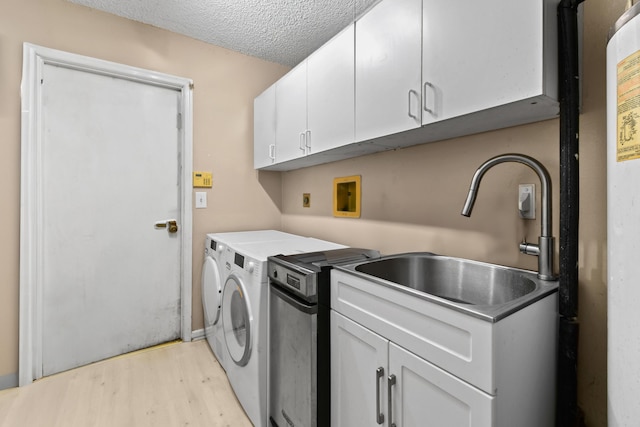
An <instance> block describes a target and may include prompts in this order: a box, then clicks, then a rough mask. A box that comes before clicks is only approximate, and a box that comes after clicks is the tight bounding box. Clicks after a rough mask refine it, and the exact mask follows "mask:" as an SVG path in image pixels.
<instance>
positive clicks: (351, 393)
mask: <svg viewBox="0 0 640 427" xmlns="http://www.w3.org/2000/svg"><path fill="white" fill-rule="evenodd" d="M388 343H389V341H387V340H386V339H384V338H383V337H381V336H380V335H378V334H376V333H374V332H372V331H370V330H369V329H367V328H365V327H363V326H360V325H358V324H357V323H355V322H353V321H351V320H349V319H347V318H346V317H344V316H342V315H341V314H339V313H337V312H335V311H333V310H331V425H332V427H340V426H341V427H354V426H377V425H379V424H382V422H384V421H386V419H385V418H384V413H383V412H385V409H386V405H387V400H386V391H385V390H386V374H387V349H388ZM378 369H381V370H378ZM381 420H384V421H382V422H381ZM385 425H386V424H385Z"/></svg>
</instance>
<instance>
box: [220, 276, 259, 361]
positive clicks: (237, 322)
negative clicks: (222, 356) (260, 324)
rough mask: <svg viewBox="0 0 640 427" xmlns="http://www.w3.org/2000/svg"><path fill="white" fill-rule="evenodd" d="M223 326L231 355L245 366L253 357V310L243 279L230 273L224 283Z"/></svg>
mask: <svg viewBox="0 0 640 427" xmlns="http://www.w3.org/2000/svg"><path fill="white" fill-rule="evenodd" d="M222 305H223V308H222V327H223V330H224V339H225V342H226V343H227V348H228V350H229V355H230V356H231V358H232V359H233V361H234V362H235V363H236V364H237V365H239V366H244V365H246V364H247V363H248V362H249V358H250V357H251V332H252V331H251V316H250V313H251V310H250V307H249V300H248V298H247V292H246V289H245V287H244V285H243V283H242V281H241V280H240V279H239V278H238V277H237V276H235V275H233V274H232V275H230V276H229V277H228V278H227V281H226V282H225V284H224V292H223V295H222Z"/></svg>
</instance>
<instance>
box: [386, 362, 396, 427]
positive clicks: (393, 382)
mask: <svg viewBox="0 0 640 427" xmlns="http://www.w3.org/2000/svg"><path fill="white" fill-rule="evenodd" d="M387 381H388V382H387V399H388V402H387V403H388V409H389V427H396V423H394V422H393V397H392V395H391V387H393V386H394V385H396V376H395V375H393V374H391V375H389V378H387Z"/></svg>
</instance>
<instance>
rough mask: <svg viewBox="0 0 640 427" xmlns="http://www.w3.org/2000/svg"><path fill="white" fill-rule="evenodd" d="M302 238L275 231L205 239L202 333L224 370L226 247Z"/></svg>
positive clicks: (226, 357)
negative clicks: (223, 330)
mask: <svg viewBox="0 0 640 427" xmlns="http://www.w3.org/2000/svg"><path fill="white" fill-rule="evenodd" d="M301 238H302V237H301V236H297V235H295V234H290V233H284V232H282V231H277V230H256V231H238V232H226V233H209V234H207V236H206V238H205V247H204V264H203V266H202V277H201V292H202V309H203V312H204V333H205V337H206V339H207V342H208V343H209V347H211V350H212V351H213V354H214V355H215V357H216V359H218V362H219V363H220V366H222V368H223V369H225V370H226V366H227V359H228V356H227V348H226V343H225V340H224V335H223V333H222V316H221V313H222V288H223V285H224V282H225V280H226V278H227V275H228V274H229V270H230V264H229V262H227V257H228V256H229V255H230V254H231V252H230V251H228V247H229V245H233V244H246V243H256V242H262V241H271V240H295V239H301Z"/></svg>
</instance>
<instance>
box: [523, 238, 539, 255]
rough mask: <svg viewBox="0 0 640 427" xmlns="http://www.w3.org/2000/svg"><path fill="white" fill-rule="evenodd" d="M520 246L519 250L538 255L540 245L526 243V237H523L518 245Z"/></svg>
mask: <svg viewBox="0 0 640 427" xmlns="http://www.w3.org/2000/svg"><path fill="white" fill-rule="evenodd" d="M518 246H519V248H520V252H522V253H523V254H527V255H536V256H538V255H540V246H538V245H536V244H534V243H527V239H526V238H523V239H522V243H520V245H518Z"/></svg>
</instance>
